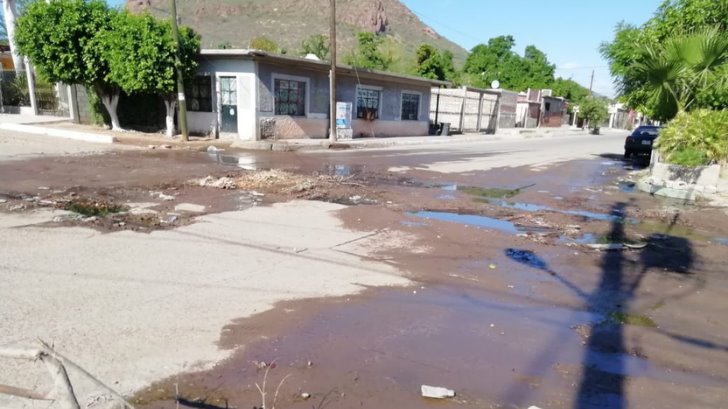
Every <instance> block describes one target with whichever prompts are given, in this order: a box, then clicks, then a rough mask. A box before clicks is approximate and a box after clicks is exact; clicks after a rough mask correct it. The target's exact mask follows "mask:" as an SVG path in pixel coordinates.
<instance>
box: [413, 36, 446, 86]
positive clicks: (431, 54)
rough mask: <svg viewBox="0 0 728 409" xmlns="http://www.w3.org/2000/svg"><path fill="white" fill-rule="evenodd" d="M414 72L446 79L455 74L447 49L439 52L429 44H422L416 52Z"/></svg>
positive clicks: (428, 76)
mask: <svg viewBox="0 0 728 409" xmlns="http://www.w3.org/2000/svg"><path fill="white" fill-rule="evenodd" d="M415 58H416V65H415V73H416V74H417V75H419V76H421V77H425V78H430V79H435V80H440V81H448V80H452V79H453V78H454V76H455V67H454V65H453V61H452V59H453V55H452V53H451V52H449V51H445V52H443V53H441V52H440V51H439V50H438V49H437V48H435V47H434V46H432V45H430V44H422V45H420V46H419V47H418V48H417V52H416V57H415Z"/></svg>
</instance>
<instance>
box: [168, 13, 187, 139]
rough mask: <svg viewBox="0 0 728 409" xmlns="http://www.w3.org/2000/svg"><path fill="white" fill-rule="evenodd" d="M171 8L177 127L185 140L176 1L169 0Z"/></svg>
mask: <svg viewBox="0 0 728 409" xmlns="http://www.w3.org/2000/svg"><path fill="white" fill-rule="evenodd" d="M169 2H170V7H171V9H172V35H173V36H174V44H175V48H176V50H175V58H174V59H175V61H176V62H177V96H178V97H177V99H178V102H177V103H178V104H179V115H178V117H177V119H178V120H179V128H180V131H181V132H182V140H183V141H185V142H187V140H188V139H189V133H188V132H187V100H186V99H185V84H184V79H183V78H182V70H181V68H180V65H181V61H180V47H179V42H180V41H179V27H177V1H176V0H169Z"/></svg>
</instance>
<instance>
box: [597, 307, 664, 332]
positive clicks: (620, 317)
mask: <svg viewBox="0 0 728 409" xmlns="http://www.w3.org/2000/svg"><path fill="white" fill-rule="evenodd" d="M607 317H609V319H610V320H611V321H614V322H617V323H620V324H623V325H635V326H638V327H647V328H657V324H656V323H655V321H653V320H652V318H650V317H648V316H646V315H642V314H630V313H627V312H622V311H612V312H610V313H609V314H608V315H607Z"/></svg>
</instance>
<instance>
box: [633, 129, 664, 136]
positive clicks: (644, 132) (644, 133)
mask: <svg viewBox="0 0 728 409" xmlns="http://www.w3.org/2000/svg"><path fill="white" fill-rule="evenodd" d="M659 133H660V132H659V129H658V128H638V129H637V132H636V134H637V136H657V135H658V134H659Z"/></svg>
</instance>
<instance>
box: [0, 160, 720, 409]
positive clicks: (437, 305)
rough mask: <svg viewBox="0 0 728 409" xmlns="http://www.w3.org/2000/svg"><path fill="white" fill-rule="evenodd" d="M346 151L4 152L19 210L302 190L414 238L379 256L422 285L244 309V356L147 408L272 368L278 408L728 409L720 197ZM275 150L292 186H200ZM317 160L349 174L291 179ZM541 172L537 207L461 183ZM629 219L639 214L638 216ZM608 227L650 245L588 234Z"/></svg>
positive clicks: (217, 200) (238, 326)
mask: <svg viewBox="0 0 728 409" xmlns="http://www.w3.org/2000/svg"><path fill="white" fill-rule="evenodd" d="M433 155H434V154H433ZM332 158H334V157H333V156H331V155H328V154H327V155H323V156H316V155H295V154H288V153H285V154H278V155H270V154H245V155H242V154H228V153H225V154H224V155H223V154H215V155H209V154H206V153H200V154H198V153H184V154H182V153H178V152H153V153H144V154H141V155H139V154H138V153H135V154H128V153H117V154H112V155H100V156H95V157H91V158H64V159H52V160H48V159H45V160H42V161H36V162H33V161H25V162H23V163H21V164H13V166H8V165H0V186H3V192H2V193H3V194H4V196H2V197H3V198H8V199H4V200H7V202H6V203H3V204H1V205H0V206H5V210H6V211H8V210H7V209H8V206H17V205H18V203H20V201H22V202H25V203H32V202H37V203H40V201H43V200H47V201H52V200H54V199H53V196H52V195H57V196H60V198H57V200H56V201H57V202H60V200H61V199H62V198H63V197H66V196H68V195H70V193H72V192H75V193H76V195H77V197H82V198H84V199H89V200H97V201H101V200H105V202H104V203H107V202H108V203H114V204H120V205H123V206H125V208H126V207H133V206H134V204H135V203H136V204H138V203H145V202H146V203H147V204H149V203H151V205H150V206H146V207H142V209H148V210H151V211H154V212H156V213H155V217H156V218H157V219H159V220H162V219H164V218H166V217H168V216H170V215H172V216H174V214H180V216H179V218H178V219H176V220H175V223H184V222H194V217H195V214H197V213H185V214H183V213H184V212H179V211H176V210H175V207H176V205H177V204H179V203H192V204H197V205H202V206H204V207H205V209H204V211H203V212H202V213H208V212H219V211H226V210H232V209H240V208H244V207H245V206H250V205H254V204H256V203H260V205H265V204H266V203H269V202H274V201H281V200H289V199H291V198H294V197H304V198H309V199H315V200H327V201H338V202H341V203H347V204H354V205H356V204H359V205H361V204H366V205H365V206H352V207H349V208H347V209H344V210H342V211H341V213H340V217H341V218H342V220H343V222H344V224H345V226H346V227H348V228H351V229H355V230H356V229H359V230H367V231H378V232H391V231H397V232H402V233H404V234H407V235H409V236H411V237H414V238H415V239H414V242H413V243H411V245H410V246H408V247H407V248H402V249H399V250H397V251H394V250H380V251H378V252H375V253H374V254H370V255H368V256H367V257H370V258H373V259H376V260H379V261H381V262H386V263H390V264H392V265H394V266H395V267H397V268H399V269H401V270H402V271H404V272H405V273H406V274H407V275H408V277H409V278H411V279H412V280H413V281H415V282H416V285H414V286H412V287H410V288H406V289H369V290H367V291H365V292H364V293H363V294H361V295H359V296H355V297H346V298H339V299H328V300H304V301H298V302H292V303H282V304H280V305H278V306H277V308H275V309H274V310H271V311H268V312H266V313H263V314H260V315H258V316H255V317H252V318H250V319H245V320H238V321H236V322H233V323H231V324H230V325H228V326H227V327H225V328H224V329H223V330H222V332H221V336H220V341H219V345H220V347H221V348H224V349H231V350H234V351H235V353H234V355H233V356H232V358H230V359H229V360H226V361H224V362H221V363H219V364H218V365H216V366H215V367H214V368H213V369H211V370H209V371H202V372H196V373H190V374H180V375H179V376H176V377H173V378H170V379H167V380H162V381H160V382H159V383H157V384H155V385H152V386H150V388H148V389H146V390H144V391H140V393H139V394H138V395H137V396H135V397H134V399H133V400H134V402H135V403H137V404H138V406H139V407H149V408H175V407H177V404H178V403H179V404H180V407H194V408H207V409H215V408H245V407H253V406H254V405H256V406H260V404H261V394H260V392H259V391H258V390H257V388H256V386H255V384H256V383H258V384H259V385H262V382H263V378H264V377H265V373H266V371H267V372H268V376H267V379H266V386H265V392H266V393H267V398H266V399H267V402H266V403H267V405H266V407H271V403H272V399H273V396H274V395H275V391H276V388H277V387H278V386H279V385H280V390H279V392H280V393H279V394H278V398H277V402H276V406H277V407H281V408H289V407H290V408H297V407H301V408H304V407H305V408H308V407H316V408H320V407H327V406H328V407H364V408H387V407H399V408H421V407H430V406H433V407H434V406H443V407H444V406H448V407H449V406H453V407H455V406H464V407H473V408H483V407H494V408H500V407H519V408H520V407H524V408H525V407H528V406H530V405H538V406H540V407H544V408H587V407H610V408H611V407H614V408H622V407H627V406H632V407H661V408H683V407H708V408H713V407H714V408H719V407H724V402H725V401H726V399H727V398H728V394H727V393H726V389H725V385H728V354H726V352H728V327H727V326H726V324H725V320H724V319H723V318H724V315H725V308H724V300H725V297H726V296H727V295H728V277H726V276H725V274H724V266H725V263H726V262H727V261H728V259H726V252H725V245H724V244H722V243H721V240H720V239H719V238H720V237H723V236H724V235H725V233H724V232H725V231H728V221H727V220H726V217H725V214H724V213H723V212H722V211H721V210H719V209H705V208H701V207H699V206H693V205H685V204H680V203H670V204H667V205H666V204H665V203H664V202H662V201H658V200H656V199H655V198H652V197H649V196H648V195H643V194H639V193H636V192H632V191H630V190H629V189H623V188H622V186H621V185H620V183H619V181H620V180H624V178H625V177H627V176H629V174H628V172H629V171H630V169H629V168H630V166H631V165H629V164H625V163H624V162H621V161H617V160H605V158H595V159H594V160H585V161H574V162H569V163H564V164H559V165H555V166H551V167H549V168H548V169H538V170H534V169H533V168H529V167H524V168H503V169H494V170H491V171H487V172H472V173H467V174H448V175H442V174H436V173H434V172H429V171H422V170H413V171H410V172H407V173H406V174H401V173H392V172H388V171H387V170H386V169H388V167H389V166H390V165H391V164H392V161H394V160H395V159H393V158H391V157H375V158H371V159H370V160H367V159H366V158H364V157H362V156H358V155H353V156H348V157H347V159H345V160H342V159H341V158H335V159H332ZM404 160H405V161H406V160H407V159H404ZM417 160H418V161H420V160H424V159H422V158H418V159H417ZM409 165H413V166H414V165H416V164H414V163H412V164H409ZM279 167H280V168H283V169H287V170H289V171H291V173H292V174H293V175H296V183H294V184H291V185H289V181H288V179H286V182H285V183H284V184H271V185H263V186H258V185H255V186H251V185H244V186H242V187H241V188H237V189H218V188H213V187H202V186H193V185H190V184H189V183H188V182H189V181H190V180H192V179H195V178H201V177H205V176H207V175H211V176H213V178H219V177H231V178H237V177H240V176H241V175H245V174H250V173H246V172H252V171H253V170H255V171H259V170H265V169H274V168H279ZM415 167H416V166H415ZM15 168H17V169H15ZM32 169H41V170H40V172H39V173H38V174H37V175H36V174H33V172H31V170H32ZM24 172H26V173H27V175H26V176H27V177H24V176H23V175H24ZM320 176H328V177H332V178H333V179H325V180H334V181H335V182H336V183H327V184H320V185H317V184H314V185H311V186H309V185H306V186H309V187H306V188H305V189H302V190H298V189H295V188H293V189H292V187H295V186H298V183H300V181H301V180H312V179H315V180H318V178H319V177H320ZM300 177H304V178H303V179H300ZM342 182H346V184H344V183H342ZM528 185H532V186H531V187H529V188H528V189H521V190H519V191H518V192H517V193H515V194H513V195H512V198H511V199H508V200H513V203H516V204H522V206H519V205H512V206H511V205H504V204H503V203H498V202H496V203H492V202H490V201H478V200H474V199H475V198H474V197H473V195H471V194H468V192H464V191H462V190H461V189H458V187H460V186H468V187H477V188H480V189H483V190H491V191H493V190H494V189H501V190H503V191H508V190H515V189H518V188H519V187H523V186H528ZM76 186H84V188H83V189H81V188H76ZM284 186H285V189H283V188H282V187H284ZM38 187H48V189H47V190H46V189H43V190H42V193H38V190H39V189H38ZM74 189H75V190H74ZM251 189H256V192H257V191H258V190H259V191H260V192H258V193H261V194H262V195H263V196H257V195H253V194H252V193H251ZM29 192H30V193H29ZM251 195H252V196H251ZM28 197H38V198H39V199H34V200H33V201H30V200H26V199H27V198H28ZM165 197H173V200H164V198H165ZM241 197H244V198H247V199H245V200H243V199H241ZM251 198H252V199H253V200H250V199H251ZM255 198H257V199H255ZM507 203H510V202H507ZM35 205H37V204H34V205H33V206H35ZM29 206H31V205H29ZM17 211H22V209H19V210H17ZM594 215H598V217H593V216H594ZM113 217H115V216H114V215H109V216H107V217H104V218H100V219H101V220H107V219H108V220H113ZM631 219H633V220H638V221H639V223H634V224H631V223H624V220H631ZM479 221H483V223H480V224H481V225H480V226H478V224H479ZM74 223H75V222H74ZM98 223H106V222H98ZM497 226H505V227H503V228H498V227H497ZM121 227H123V226H121ZM173 227H174V223H172V225H171V226H169V228H173ZM105 228H112V227H108V226H106V227H105ZM117 228H118V227H117ZM529 228H530V230H529ZM605 238H608V240H613V241H617V242H628V241H640V242H644V243H646V244H647V245H646V247H645V248H644V249H624V250H621V251H614V252H599V251H594V250H590V249H588V248H584V247H582V245H583V244H588V243H591V242H600V241H603V240H605ZM423 249H424V250H423ZM339 250H340V251H347V250H346V249H345V248H341V249H339ZM271 362H274V363H275V364H274V365H271ZM261 363H264V364H261ZM287 375H290V377H288V378H286V380H285V382H284V383H282V384H281V381H282V380H283V379H284V378H285V377H286V376H287ZM422 384H429V385H435V386H444V387H447V388H450V389H454V390H455V391H456V393H457V394H456V397H455V398H454V399H451V400H446V401H437V402H433V401H430V400H426V399H423V398H422V397H420V396H419V387H420V385H422ZM176 390H179V394H178V395H177V393H176V392H175V391H176ZM304 394H310V396H309V395H304Z"/></svg>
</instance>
